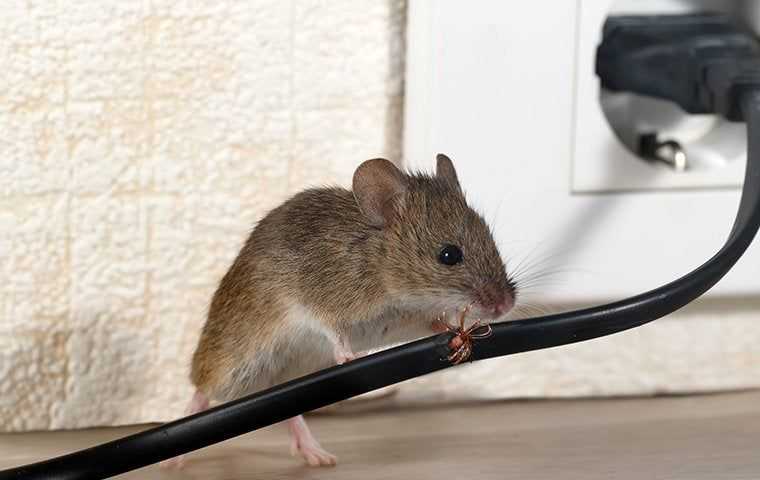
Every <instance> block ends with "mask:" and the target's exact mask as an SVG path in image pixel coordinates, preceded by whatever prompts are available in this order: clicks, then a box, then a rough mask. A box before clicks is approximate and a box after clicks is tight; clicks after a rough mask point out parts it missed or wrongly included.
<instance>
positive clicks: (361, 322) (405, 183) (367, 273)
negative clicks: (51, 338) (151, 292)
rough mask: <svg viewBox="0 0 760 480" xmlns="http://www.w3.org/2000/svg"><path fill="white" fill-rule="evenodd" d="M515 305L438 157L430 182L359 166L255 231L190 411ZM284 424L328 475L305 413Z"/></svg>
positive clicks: (511, 289)
mask: <svg viewBox="0 0 760 480" xmlns="http://www.w3.org/2000/svg"><path fill="white" fill-rule="evenodd" d="M515 295H516V290H515V285H514V283H513V282H512V281H511V280H510V278H509V277H508V276H507V273H506V270H505V266H504V262H503V261H502V259H501V256H500V255H499V251H498V249H497V247H496V243H495V242H494V240H493V238H492V235H491V231H490V229H489V227H488V225H487V224H486V222H485V220H484V219H483V218H482V217H481V216H480V215H479V214H478V213H477V212H475V211H474V210H473V209H472V208H470V207H469V206H468V205H467V201H466V200H465V196H464V194H463V192H462V188H461V187H460V185H459V180H458V178H457V173H456V170H455V169H454V165H453V164H452V162H451V160H450V159H449V158H448V157H446V156H445V155H440V154H439V155H438V156H437V168H436V173H435V175H432V176H431V175H427V174H422V173H404V172H402V171H401V170H399V169H398V168H397V167H396V166H395V165H394V164H393V163H391V162H390V161H388V160H384V159H373V160H367V161H366V162H364V163H362V164H361V165H360V166H359V167H358V168H357V170H356V172H355V173H354V177H353V191H349V190H346V189H343V188H337V187H336V188H319V189H310V190H306V191H303V192H301V193H298V194H296V195H295V196H293V197H292V198H290V199H289V200H287V201H286V202H285V203H283V204H282V205H280V206H279V207H277V208H275V209H274V210H272V211H271V212H270V213H269V214H267V215H266V216H265V217H264V218H263V219H262V220H261V221H260V222H259V223H258V225H257V226H256V227H255V229H254V230H253V232H252V233H251V235H250V237H249V238H248V240H247V242H246V243H245V245H244V246H243V247H242V249H241V251H240V253H239V254H238V256H237V258H236V259H235V261H234V263H233V264H232V266H231V267H230V269H229V271H228V272H227V274H226V275H225V276H224V278H223V279H222V281H221V283H220V285H219V287H218V289H217V291H216V293H215V294H214V297H213V299H212V302H211V306H210V308H209V312H208V319H207V321H206V324H205V326H204V327H203V332H202V334H201V337H200V340H199V342H198V346H197V349H196V351H195V354H194V356H193V360H192V372H191V380H192V382H193V384H194V385H195V386H196V388H197V391H196V393H195V396H194V397H193V400H192V401H191V402H190V405H189V407H188V410H187V413H188V414H192V413H197V412H199V411H201V410H204V409H206V408H208V405H209V401H210V400H212V399H213V400H218V401H222V402H224V401H229V400H232V399H235V398H238V397H240V396H243V395H246V394H250V393H252V392H255V391H258V390H262V389H265V388H268V387H271V386H273V385H276V384H279V383H282V382H285V381H287V380H290V379H293V378H296V377H299V376H302V375H305V374H307V373H310V372H313V371H316V370H319V369H322V368H326V367H329V366H332V365H335V364H336V363H339V364H340V363H343V362H346V361H349V360H352V359H353V358H355V356H356V354H355V353H354V352H358V351H365V350H368V349H375V348H379V347H383V346H387V345H391V344H393V343H398V342H400V341H405V340H412V339H414V338H420V337H423V336H428V335H431V334H432V333H433V332H434V331H435V320H436V318H437V317H438V316H439V315H440V314H441V312H442V311H452V310H455V309H458V308H461V307H462V306H463V305H471V313H472V315H473V317H476V318H481V319H488V320H496V319H498V317H500V316H502V315H503V314H505V313H506V312H507V311H508V310H510V309H511V307H512V306H513V305H514V302H515ZM288 427H289V430H290V433H291V453H293V454H296V453H297V454H300V455H302V456H303V457H304V458H305V460H306V461H307V463H308V464H309V465H314V466H317V465H334V464H335V462H336V458H335V456H333V455H332V454H330V453H328V452H327V451H325V450H324V449H323V448H322V447H321V446H320V445H319V443H318V442H317V441H316V440H315V439H314V437H313V436H312V435H311V433H310V432H309V429H308V427H307V426H306V423H305V421H304V419H303V417H302V416H298V417H295V418H292V419H290V420H288ZM167 463H168V464H170V465H172V464H175V465H176V464H181V463H182V459H181V457H178V458H175V459H172V460H170V461H168V462H167Z"/></svg>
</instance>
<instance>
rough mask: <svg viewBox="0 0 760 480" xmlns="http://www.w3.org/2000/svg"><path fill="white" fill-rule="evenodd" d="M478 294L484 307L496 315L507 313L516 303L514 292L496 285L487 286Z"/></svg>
mask: <svg viewBox="0 0 760 480" xmlns="http://www.w3.org/2000/svg"><path fill="white" fill-rule="evenodd" d="M478 296H479V300H480V302H479V303H480V304H481V305H482V307H483V309H484V310H485V311H487V312H488V313H490V314H492V315H493V316H494V317H499V316H501V315H503V314H505V313H507V312H508V311H509V310H511V309H512V307H513V306H514V304H515V297H514V294H513V293H512V292H511V291H509V290H505V289H503V288H499V287H498V286H496V285H488V286H486V287H485V288H483V290H482V291H480V292H479V295H478Z"/></svg>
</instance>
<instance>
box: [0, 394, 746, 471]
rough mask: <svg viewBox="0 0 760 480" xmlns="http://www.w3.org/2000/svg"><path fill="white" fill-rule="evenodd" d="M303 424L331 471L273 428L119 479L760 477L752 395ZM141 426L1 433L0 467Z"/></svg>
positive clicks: (388, 414)
mask: <svg viewBox="0 0 760 480" xmlns="http://www.w3.org/2000/svg"><path fill="white" fill-rule="evenodd" d="M309 422H310V424H311V426H312V430H313V431H314V432H315V434H316V435H317V437H318V438H319V439H321V441H322V444H323V445H324V446H325V447H326V448H327V449H328V450H331V451H332V452H333V453H335V454H337V455H338V457H339V464H338V466H337V467H335V468H327V469H325V468H323V469H312V468H308V467H306V466H303V465H302V464H301V463H300V461H299V460H298V459H295V458H292V457H290V456H289V454H288V447H287V435H286V432H285V429H284V427H281V426H280V427H272V428H269V429H266V430H263V431H260V432H256V433H253V434H248V435H245V436H243V437H240V438H238V439H235V440H231V441H228V442H225V443H223V444H220V445H216V446H213V447H210V448H207V449H205V450H202V451H199V452H196V453H195V454H193V455H192V456H191V457H190V459H189V461H188V464H187V466H186V467H185V469H184V470H182V471H179V472H177V471H175V472H171V473H167V472H164V471H162V470H161V469H160V468H158V467H157V466H151V467H146V468H144V469H141V470H138V471H136V472H132V473H130V474H127V475H124V476H122V477H119V478H128V479H145V480H152V479H166V480H171V479H207V480H214V479H220V480H221V479H224V480H233V479H246V480H255V479H290V478H309V479H322V478H324V479H328V478H329V479H336V480H339V479H351V480H356V479H376V478H380V479H386V478H387V479H407V478H409V479H435V480H440V479H490V478H498V479H516V480H517V479H519V480H530V479H552V480H555V479H564V480H572V479H584V480H592V479H631V480H633V479H635V480H644V479H646V480H649V479H668V480H676V479H683V480H701V479H710V480H722V479H726V480H728V479H730V480H740V479H747V480H758V479H760V392H744V393H732V394H721V395H703V396H692V397H668V398H654V399H624V400H582V401H579V400H571V401H522V402H497V403H496V402H492V403H478V404H467V405H457V406H446V407H429V406H417V407H413V408H406V409H403V410H398V409H396V408H393V407H383V408H381V409H379V410H376V411H371V412H362V413H351V414H346V413H343V414H340V415H317V416H313V417H311V418H310V420H309ZM140 428H145V427H144V426H143V427H132V428H118V429H117V428H111V429H96V430H87V431H74V432H52V433H28V434H5V435H0V467H2V468H6V467H10V466H14V465H18V464H21V463H27V462H32V461H36V460H40V459H42V458H44V457H47V456H52V455H58V454H61V453H64V452H66V451H70V450H72V449H78V448H82V447H86V446H89V445H93V444H95V443H99V442H103V441H106V440H110V439H112V438H115V437H117V436H121V435H124V434H127V433H131V432H134V431H137V430H139V429H140Z"/></svg>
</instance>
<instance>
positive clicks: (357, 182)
mask: <svg viewBox="0 0 760 480" xmlns="http://www.w3.org/2000/svg"><path fill="white" fill-rule="evenodd" d="M353 189H354V198H355V199H356V203H357V205H359V210H361V212H362V213H363V214H364V216H365V217H367V219H368V220H369V221H370V223H371V224H372V225H374V226H376V227H382V226H384V225H386V224H387V223H388V221H389V220H390V216H391V214H392V210H391V207H392V205H393V204H392V202H393V200H394V199H396V198H397V197H400V196H401V195H403V193H404V192H405V191H406V179H405V177H404V174H403V173H401V170H399V169H398V168H396V166H395V165H394V164H393V163H391V162H390V161H388V160H386V159H384V158H374V159H372V160H367V161H366V162H364V163H362V164H361V165H359V168H357V169H356V172H354V182H353Z"/></svg>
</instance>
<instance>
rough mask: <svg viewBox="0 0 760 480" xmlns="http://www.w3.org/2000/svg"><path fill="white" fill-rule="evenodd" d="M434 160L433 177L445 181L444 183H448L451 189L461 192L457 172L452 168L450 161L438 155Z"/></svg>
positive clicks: (440, 154)
mask: <svg viewBox="0 0 760 480" xmlns="http://www.w3.org/2000/svg"><path fill="white" fill-rule="evenodd" d="M435 160H436V168H435V176H436V177H439V178H442V179H444V180H446V182H448V183H449V184H450V185H451V186H452V187H454V188H456V189H457V190H459V191H461V190H462V187H460V186H459V178H458V177H457V171H456V169H455V168H454V164H453V163H452V162H451V159H450V158H449V157H447V156H446V155H444V154H442V153H439V154H438V155H436V156H435Z"/></svg>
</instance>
